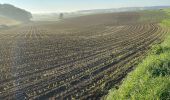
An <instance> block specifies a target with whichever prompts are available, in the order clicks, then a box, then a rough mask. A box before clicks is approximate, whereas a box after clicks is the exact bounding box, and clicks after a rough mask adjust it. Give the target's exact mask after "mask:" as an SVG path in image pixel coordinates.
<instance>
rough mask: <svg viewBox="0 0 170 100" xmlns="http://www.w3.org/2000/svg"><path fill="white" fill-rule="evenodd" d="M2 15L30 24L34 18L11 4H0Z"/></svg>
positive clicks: (0, 13)
mask: <svg viewBox="0 0 170 100" xmlns="http://www.w3.org/2000/svg"><path fill="white" fill-rule="evenodd" d="M0 15H1V16H5V17H8V18H11V19H14V20H18V21H22V22H28V21H30V19H31V18H32V14H31V13H30V12H28V11H26V10H23V9H20V8H17V7H15V6H13V5H10V4H0Z"/></svg>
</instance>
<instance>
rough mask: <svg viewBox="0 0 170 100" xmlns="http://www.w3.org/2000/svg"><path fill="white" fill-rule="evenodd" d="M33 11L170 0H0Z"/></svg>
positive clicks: (156, 3)
mask: <svg viewBox="0 0 170 100" xmlns="http://www.w3.org/2000/svg"><path fill="white" fill-rule="evenodd" d="M0 3H1V4H4V3H8V4H12V5H15V6H16V7H20V8H23V9H26V10H28V11H30V12H32V13H51V12H71V11H77V10H89V9H105V8H120V7H143V6H163V5H170V0H0Z"/></svg>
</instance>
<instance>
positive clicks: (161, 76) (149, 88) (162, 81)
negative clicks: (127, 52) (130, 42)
mask: <svg viewBox="0 0 170 100" xmlns="http://www.w3.org/2000/svg"><path fill="white" fill-rule="evenodd" d="M164 11H165V12H166V13H168V14H169V15H170V9H169V10H167V9H166V10H164ZM161 25H163V26H166V27H167V28H169V27H170V19H165V20H163V21H162V23H161ZM107 100H170V33H168V34H167V37H166V39H165V40H164V42H163V43H161V44H158V45H155V46H153V47H152V50H151V52H150V53H149V54H148V56H147V57H146V58H145V59H144V60H143V61H142V63H140V64H139V65H138V66H137V68H136V69H135V70H134V71H133V72H131V73H129V75H128V76H127V78H126V79H125V80H124V81H123V83H122V85H121V86H120V87H119V89H114V88H113V89H112V90H110V92H109V95H108V96H107Z"/></svg>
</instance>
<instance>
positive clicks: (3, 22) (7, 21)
mask: <svg viewBox="0 0 170 100" xmlns="http://www.w3.org/2000/svg"><path fill="white" fill-rule="evenodd" d="M20 23H21V22H20V21H16V20H14V19H11V18H7V17H4V16H0V28H1V27H2V26H13V25H18V24H20Z"/></svg>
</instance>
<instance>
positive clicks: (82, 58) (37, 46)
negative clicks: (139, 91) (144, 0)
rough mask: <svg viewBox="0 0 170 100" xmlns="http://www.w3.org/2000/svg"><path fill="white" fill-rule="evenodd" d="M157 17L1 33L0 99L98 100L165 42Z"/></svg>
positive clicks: (104, 17) (115, 17)
mask: <svg viewBox="0 0 170 100" xmlns="http://www.w3.org/2000/svg"><path fill="white" fill-rule="evenodd" d="M157 14H159V15H160V18H155V19H157V20H152V18H153V17H154V16H152V13H148V14H147V17H146V15H145V14H143V13H142V12H124V13H107V14H96V15H88V16H81V17H75V18H70V19H65V20H63V21H61V22H34V23H31V24H28V25H22V26H20V27H15V28H11V29H8V30H3V31H0V55H1V56H0V99H2V100H3V99H8V100H14V99H17V100H23V99H25V98H26V99H30V100H31V99H39V100H46V99H49V98H50V99H57V100H60V99H67V100H70V99H73V100H74V99H76V100H77V99H78V100H84V99H92V100H93V99H99V98H100V97H101V96H103V95H104V94H106V93H107V92H108V90H109V89H110V86H111V85H113V84H116V83H119V82H120V81H121V80H122V79H123V78H124V77H125V76H126V75H127V73H128V72H130V71H131V70H132V69H133V68H134V67H135V66H136V64H137V63H138V61H139V60H140V59H142V58H143V57H144V56H145V54H146V53H147V51H148V50H149V49H150V47H151V46H152V45H153V44H157V43H160V42H161V41H162V40H163V39H164V36H165V34H166V33H168V29H167V28H165V27H162V26H160V25H159V24H158V23H159V22H160V21H161V19H162V18H164V17H166V14H162V13H157ZM143 17H145V18H143ZM141 18H143V19H145V20H143V21H141Z"/></svg>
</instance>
